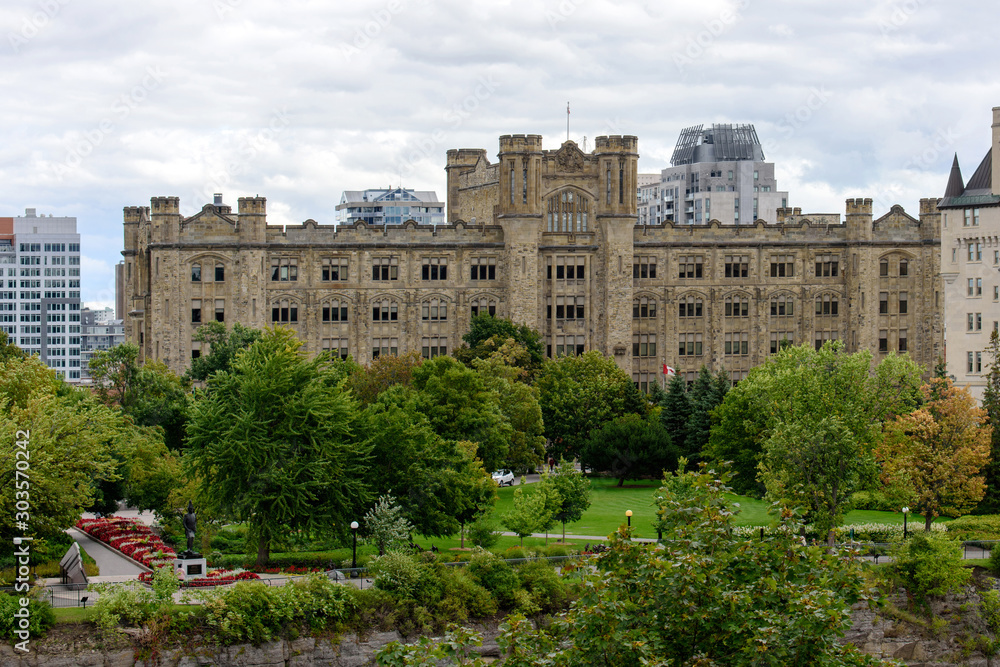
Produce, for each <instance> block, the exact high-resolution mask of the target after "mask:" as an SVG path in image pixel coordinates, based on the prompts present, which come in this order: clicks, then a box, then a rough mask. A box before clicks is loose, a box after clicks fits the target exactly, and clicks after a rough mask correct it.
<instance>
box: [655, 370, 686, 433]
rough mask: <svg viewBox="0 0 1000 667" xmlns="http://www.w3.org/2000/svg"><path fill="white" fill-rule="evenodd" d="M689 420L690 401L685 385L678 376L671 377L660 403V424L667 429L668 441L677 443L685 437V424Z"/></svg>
mask: <svg viewBox="0 0 1000 667" xmlns="http://www.w3.org/2000/svg"><path fill="white" fill-rule="evenodd" d="M690 418H691V399H690V398H689V397H688V390H687V383H686V382H685V381H684V379H683V378H682V377H681V376H680V375H673V376H672V377H671V378H670V384H669V385H668V386H667V392H666V395H665V396H664V397H663V399H662V400H661V401H660V422H661V423H662V424H663V428H665V429H667V433H669V434H670V439H671V440H673V441H675V442H677V441H683V440H684V438H686V437H687V424H688V420H689V419H690Z"/></svg>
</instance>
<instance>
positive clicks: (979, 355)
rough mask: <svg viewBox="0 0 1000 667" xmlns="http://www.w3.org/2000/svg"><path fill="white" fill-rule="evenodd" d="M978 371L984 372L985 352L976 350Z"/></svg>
mask: <svg viewBox="0 0 1000 667" xmlns="http://www.w3.org/2000/svg"><path fill="white" fill-rule="evenodd" d="M976 372H977V373H982V372H983V353H982V352H976Z"/></svg>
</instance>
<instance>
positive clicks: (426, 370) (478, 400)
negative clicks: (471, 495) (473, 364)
mask: <svg viewBox="0 0 1000 667" xmlns="http://www.w3.org/2000/svg"><path fill="white" fill-rule="evenodd" d="M413 387H414V389H416V390H417V408H418V409H419V410H420V411H421V412H423V413H424V414H425V415H427V417H428V419H429V420H430V423H431V426H432V427H433V428H434V431H435V432H436V433H437V434H438V435H440V436H441V437H443V438H445V439H448V440H456V441H458V440H469V441H471V442H475V443H476V444H477V445H478V452H477V456H478V457H479V459H480V460H481V461H482V462H483V465H484V466H486V468H487V469H488V470H496V469H498V468H499V467H500V466H501V465H502V464H503V462H504V461H505V460H506V458H507V453H508V448H509V446H510V439H511V436H512V435H513V433H514V429H513V427H511V425H510V422H509V421H508V420H507V419H506V417H504V414H503V411H502V410H501V409H500V397H499V396H498V395H497V393H496V392H495V391H492V390H490V389H489V388H488V387H487V386H486V384H485V383H484V382H483V379H482V378H481V377H480V376H479V374H478V373H476V372H475V371H473V370H472V369H470V368H467V367H466V366H465V365H464V364H462V363H461V362H460V361H456V360H455V359H452V358H451V357H435V358H434V359H431V360H429V361H425V362H424V363H422V364H420V365H419V366H417V367H416V368H414V369H413Z"/></svg>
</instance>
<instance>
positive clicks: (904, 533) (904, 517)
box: [903, 507, 910, 540]
mask: <svg viewBox="0 0 1000 667" xmlns="http://www.w3.org/2000/svg"><path fill="white" fill-rule="evenodd" d="M909 511H910V508H909V507H904V508H903V539H904V540H905V539H906V513H907V512H909Z"/></svg>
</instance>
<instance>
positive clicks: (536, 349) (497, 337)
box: [455, 313, 545, 374]
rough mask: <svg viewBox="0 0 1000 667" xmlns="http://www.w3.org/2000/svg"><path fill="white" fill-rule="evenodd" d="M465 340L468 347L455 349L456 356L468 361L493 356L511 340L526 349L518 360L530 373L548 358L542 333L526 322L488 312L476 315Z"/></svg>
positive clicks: (464, 337)
mask: <svg viewBox="0 0 1000 667" xmlns="http://www.w3.org/2000/svg"><path fill="white" fill-rule="evenodd" d="M462 340H463V341H464V342H465V344H466V345H467V346H468V347H467V348H459V349H458V350H455V358H456V359H459V360H460V361H462V362H464V363H467V364H471V363H472V360H473V359H481V358H484V357H488V356H490V355H491V354H493V352H495V351H496V350H497V349H498V348H500V347H501V346H502V345H503V344H504V343H506V342H507V341H508V340H513V341H514V342H515V343H518V344H519V345H521V347H523V348H524V352H525V353H526V356H522V357H519V358H518V362H517V363H518V365H520V366H522V367H523V368H524V369H525V370H527V371H528V373H529V374H533V373H534V372H535V371H536V370H537V369H538V368H540V367H541V365H542V362H543V361H544V359H545V344H544V343H543V342H542V336H541V334H540V333H538V332H537V331H535V330H534V329H532V328H530V327H529V326H527V325H526V324H515V323H514V322H512V321H511V320H507V319H504V318H502V317H494V316H493V315H490V314H489V313H479V314H478V315H475V316H473V318H472V321H471V322H470V323H469V330H468V332H466V333H465V335H463V336H462Z"/></svg>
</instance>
